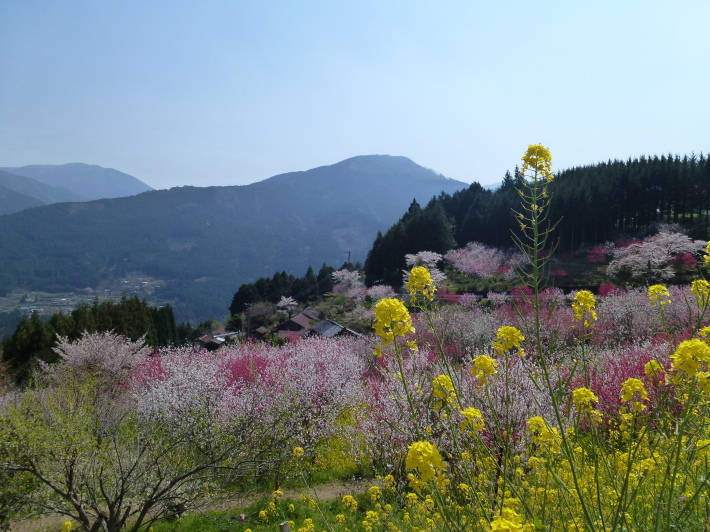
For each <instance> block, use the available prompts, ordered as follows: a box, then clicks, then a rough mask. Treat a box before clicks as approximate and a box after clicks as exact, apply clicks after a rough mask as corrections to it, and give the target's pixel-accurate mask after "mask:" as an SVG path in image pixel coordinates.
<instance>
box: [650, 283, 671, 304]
mask: <svg viewBox="0 0 710 532" xmlns="http://www.w3.org/2000/svg"><path fill="white" fill-rule="evenodd" d="M648 299H650V300H651V306H652V307H663V306H665V305H668V304H670V303H671V294H670V292H668V288H666V287H665V286H663V285H662V284H654V285H652V286H649V287H648Z"/></svg>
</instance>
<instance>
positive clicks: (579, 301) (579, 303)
mask: <svg viewBox="0 0 710 532" xmlns="http://www.w3.org/2000/svg"><path fill="white" fill-rule="evenodd" d="M596 307H597V300H596V298H595V297H594V294H592V293H591V292H590V291H589V290H580V291H579V292H577V294H576V295H575V296H574V300H573V301H572V313H573V315H574V319H575V320H576V321H578V322H580V323H581V324H582V326H583V327H585V328H589V327H592V326H593V325H594V322H596V321H597V311H596V310H595V309H596Z"/></svg>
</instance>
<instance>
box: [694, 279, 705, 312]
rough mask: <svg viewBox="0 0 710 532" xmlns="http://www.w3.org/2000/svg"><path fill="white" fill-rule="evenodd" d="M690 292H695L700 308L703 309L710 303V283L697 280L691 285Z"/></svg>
mask: <svg viewBox="0 0 710 532" xmlns="http://www.w3.org/2000/svg"><path fill="white" fill-rule="evenodd" d="M690 291H691V292H693V295H694V296H695V299H696V301H697V303H698V307H700V308H703V307H706V306H707V305H708V302H709V301H710V283H709V282H707V281H706V280H705V279H696V280H695V281H693V282H692V283H690Z"/></svg>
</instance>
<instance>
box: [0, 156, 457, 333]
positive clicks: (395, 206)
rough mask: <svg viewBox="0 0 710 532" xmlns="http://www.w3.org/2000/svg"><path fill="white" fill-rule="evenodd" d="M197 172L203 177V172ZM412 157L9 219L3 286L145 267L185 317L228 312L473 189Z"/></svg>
mask: <svg viewBox="0 0 710 532" xmlns="http://www.w3.org/2000/svg"><path fill="white" fill-rule="evenodd" d="M196 177H197V176H196ZM467 186H468V185H467V184H466V183H463V182H460V181H455V180H452V179H447V178H445V177H444V176H442V175H440V174H437V173H435V172H433V171H432V170H428V169H425V168H423V167H421V166H419V165H417V164H415V163H414V162H412V161H411V160H409V159H407V158H405V157H393V156H387V155H371V156H360V157H354V158H352V159H348V160H345V161H342V162H340V163H337V164H334V165H331V166H323V167H320V168H315V169H312V170H308V171H305V172H292V173H287V174H282V175H278V176H274V177H272V178H269V179H266V180H264V181H261V182H258V183H253V184H251V185H245V186H232V187H202V188H199V187H178V188H173V189H170V190H154V191H149V192H144V193H142V194H138V195H136V196H131V197H125V198H115V199H102V200H97V201H90V202H85V203H58V204H54V205H48V206H44V207H39V208H36V209H31V210H27V211H23V212H19V213H15V214H11V215H7V216H2V217H0V287H3V288H4V289H6V290H7V289H8V288H11V287H18V286H19V287H23V288H24V289H27V290H33V289H35V290H36V289H43V290H47V291H59V290H66V289H76V288H84V287H87V286H88V287H96V286H98V285H100V284H101V283H102V282H103V281H105V280H107V279H112V278H113V279H116V278H120V277H122V276H124V275H126V274H127V273H131V272H140V273H143V274H146V275H149V276H153V277H157V278H160V279H165V280H167V281H169V282H168V284H167V287H166V288H165V289H164V291H163V292H162V296H163V298H164V299H165V300H169V301H170V302H171V303H172V304H173V306H174V308H175V311H176V315H177V317H178V319H179V320H184V319H206V318H222V317H223V316H224V315H225V314H226V309H227V307H228V306H229V303H230V301H231V297H232V295H233V294H234V292H235V291H236V290H237V288H238V287H239V286H240V285H241V284H242V283H245V282H251V281H254V280H256V279H257V278H259V277H262V276H271V275H273V273H274V272H276V271H282V270H283V271H287V272H289V273H293V274H295V275H299V276H300V275H303V274H304V273H305V271H306V269H307V268H308V266H310V265H312V266H313V267H314V268H316V269H317V268H319V267H320V266H321V265H322V264H323V263H324V262H325V263H328V264H330V265H333V266H339V265H340V264H342V263H343V262H344V261H345V260H346V259H347V253H348V252H349V253H350V254H351V260H352V261H353V262H355V261H364V259H365V256H366V254H367V251H368V250H369V248H370V246H371V245H372V242H373V241H374V239H375V236H376V235H377V232H378V231H383V230H385V229H387V228H388V227H389V226H390V225H392V224H393V223H394V222H395V221H396V220H397V219H398V218H399V217H400V216H401V214H402V213H403V212H404V211H405V210H406V209H407V207H408V205H409V204H410V203H411V201H412V199H414V198H416V199H417V200H418V201H419V202H420V203H422V204H425V203H426V202H428V200H429V199H430V198H432V197H433V196H435V195H437V194H439V193H441V192H447V193H453V192H455V191H457V190H460V189H463V188H466V187H467Z"/></svg>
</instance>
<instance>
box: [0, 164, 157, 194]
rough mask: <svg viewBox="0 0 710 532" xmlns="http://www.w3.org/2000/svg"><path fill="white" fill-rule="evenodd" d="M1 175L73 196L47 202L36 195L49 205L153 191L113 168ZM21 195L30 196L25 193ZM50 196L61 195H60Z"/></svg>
mask: <svg viewBox="0 0 710 532" xmlns="http://www.w3.org/2000/svg"><path fill="white" fill-rule="evenodd" d="M0 171H3V172H6V173H8V174H12V175H15V176H21V177H24V178H29V179H32V180H33V182H35V183H37V182H39V183H42V184H44V185H45V186H49V187H52V189H53V190H56V189H60V190H64V193H65V194H67V193H69V195H68V196H67V197H66V198H65V199H59V200H54V199H53V198H51V199H49V200H47V199H43V198H42V197H40V196H38V195H34V194H30V196H31V197H36V198H38V199H40V200H42V201H43V202H44V203H45V204H50V203H56V202H57V201H89V200H96V199H103V198H120V197H124V196H134V195H136V194H140V193H141V192H147V191H149V190H153V189H152V188H151V187H150V186H148V185H146V184H145V183H143V182H142V181H141V180H139V179H137V178H135V177H133V176H131V175H128V174H124V173H123V172H119V171H118V170H114V169H113V168H103V167H101V166H97V165H95V164H83V163H69V164H59V165H52V164H41V165H29V166H20V167H12V168H11V167H5V168H0ZM16 191H17V192H20V193H23V194H26V193H25V192H23V191H21V190H16ZM50 195H57V193H56V192H52V193H50Z"/></svg>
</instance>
